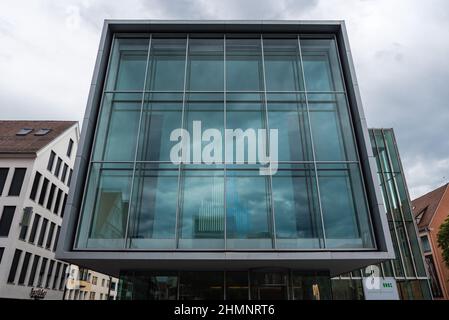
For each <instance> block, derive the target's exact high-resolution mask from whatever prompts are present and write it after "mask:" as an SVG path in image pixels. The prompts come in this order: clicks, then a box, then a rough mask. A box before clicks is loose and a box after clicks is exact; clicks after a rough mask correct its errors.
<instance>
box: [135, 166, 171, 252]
mask: <svg viewBox="0 0 449 320" xmlns="http://www.w3.org/2000/svg"><path fill="white" fill-rule="evenodd" d="M151 168H152V166H151V165H148V166H144V167H141V168H139V169H138V170H136V174H135V180H134V181H135V182H134V186H133V190H134V191H133V195H134V199H135V200H134V205H133V207H132V212H133V213H132V216H133V217H132V220H133V223H132V229H133V232H132V233H131V235H130V237H131V241H130V246H131V248H145V249H148V248H158V249H167V248H172V249H173V248H175V247H176V244H175V224H176V201H173V199H176V198H177V194H178V170H177V169H174V168H173V167H172V168H171V169H172V170H151Z"/></svg>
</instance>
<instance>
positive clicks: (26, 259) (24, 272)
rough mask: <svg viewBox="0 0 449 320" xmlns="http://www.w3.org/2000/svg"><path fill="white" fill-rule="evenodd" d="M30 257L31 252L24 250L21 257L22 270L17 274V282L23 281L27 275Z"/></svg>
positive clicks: (22, 282) (21, 282)
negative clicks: (23, 254) (23, 255)
mask: <svg viewBox="0 0 449 320" xmlns="http://www.w3.org/2000/svg"><path fill="white" fill-rule="evenodd" d="M30 259H31V253H29V252H26V253H25V257H24V258H23V263H22V270H21V271H20V275H19V284H24V283H25V278H26V276H27V272H28V265H29V264H30Z"/></svg>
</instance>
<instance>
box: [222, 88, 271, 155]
mask: <svg viewBox="0 0 449 320" xmlns="http://www.w3.org/2000/svg"><path fill="white" fill-rule="evenodd" d="M241 98H242V97H235V100H234V97H233V98H232V100H231V99H229V100H228V102H227V104H226V129H230V130H234V132H235V130H237V129H241V130H242V135H236V134H234V135H232V136H228V137H227V141H226V147H227V148H226V155H225V159H226V162H228V163H231V162H234V163H237V162H238V163H241V160H243V161H244V162H245V163H248V162H249V161H250V160H252V161H253V162H256V161H257V160H258V152H259V150H258V143H257V141H258V140H257V139H258V137H257V135H258V130H259V129H266V113H265V107H264V105H263V104H262V103H261V102H259V101H257V100H249V101H242V100H241V101H240V102H238V101H239V99H241ZM241 153H243V156H242V157H239V154H241Z"/></svg>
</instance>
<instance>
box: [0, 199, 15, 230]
mask: <svg viewBox="0 0 449 320" xmlns="http://www.w3.org/2000/svg"><path fill="white" fill-rule="evenodd" d="M15 211H16V207H14V206H4V207H3V213H2V216H1V218H0V237H8V235H9V230H10V229H11V223H12V219H13V218H14V212H15Z"/></svg>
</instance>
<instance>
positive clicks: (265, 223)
mask: <svg viewBox="0 0 449 320" xmlns="http://www.w3.org/2000/svg"><path fill="white" fill-rule="evenodd" d="M268 188H269V180H268V178H267V177H266V176H259V171H258V170H255V171H237V170H236V171H227V178H226V229H227V248H229V249H231V248H233V249H264V248H265V249H266V248H272V246H273V244H272V232H271V230H272V229H271V228H272V225H271V207H270V204H269V195H268Z"/></svg>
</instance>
